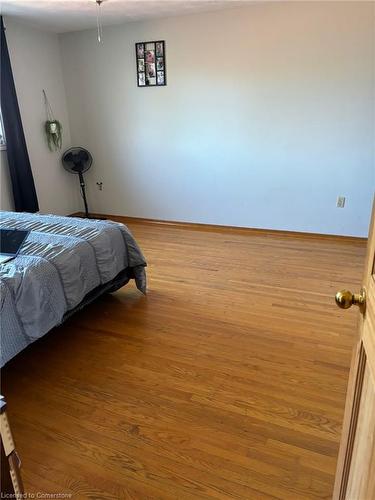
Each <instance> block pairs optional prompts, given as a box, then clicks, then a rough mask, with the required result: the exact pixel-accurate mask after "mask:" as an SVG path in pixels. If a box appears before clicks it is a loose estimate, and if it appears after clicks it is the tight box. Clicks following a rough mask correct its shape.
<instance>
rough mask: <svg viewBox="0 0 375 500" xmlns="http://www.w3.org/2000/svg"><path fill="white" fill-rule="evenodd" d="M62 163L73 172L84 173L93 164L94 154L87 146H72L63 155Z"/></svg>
mask: <svg viewBox="0 0 375 500" xmlns="http://www.w3.org/2000/svg"><path fill="white" fill-rule="evenodd" d="M61 161H62V164H63V166H64V168H65V170H67V171H68V172H71V173H72V174H83V173H84V172H86V171H87V170H88V169H89V168H90V167H91V165H92V156H91V154H90V153H89V151H87V149H85V148H81V147H74V148H70V149H68V150H67V151H65V153H64V154H63V155H62V159H61Z"/></svg>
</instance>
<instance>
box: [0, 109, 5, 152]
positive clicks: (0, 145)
mask: <svg viewBox="0 0 375 500" xmlns="http://www.w3.org/2000/svg"><path fill="white" fill-rule="evenodd" d="M5 148H6V141H5V134H4V126H3V117H2V115H1V110H0V149H5Z"/></svg>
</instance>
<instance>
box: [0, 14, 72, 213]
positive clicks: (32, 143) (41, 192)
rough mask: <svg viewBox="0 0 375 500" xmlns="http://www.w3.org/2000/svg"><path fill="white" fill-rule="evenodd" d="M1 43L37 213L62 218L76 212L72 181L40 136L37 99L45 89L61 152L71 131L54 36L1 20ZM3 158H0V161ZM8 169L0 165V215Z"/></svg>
mask: <svg viewBox="0 0 375 500" xmlns="http://www.w3.org/2000/svg"><path fill="white" fill-rule="evenodd" d="M5 26H6V37H7V43H8V49H9V54H10V58H11V64H12V70H13V77H14V81H15V85H16V91H17V97H18V105H19V107H20V112H21V117H22V122H23V128H24V132H25V137H26V143H27V148H28V152H29V157H30V162H31V167H32V171H33V175H34V181H35V185H36V190H37V194H38V199H39V207H40V211H41V212H51V213H58V214H67V213H71V212H74V211H76V210H77V209H78V206H79V205H78V196H77V184H76V179H73V176H71V175H69V174H68V173H67V172H65V171H64V170H63V168H62V166H61V163H60V157H61V152H50V151H49V149H48V147H47V143H46V139H45V135H44V131H43V126H44V121H45V120H46V115H45V107H44V101H43V96H42V89H43V88H44V89H45V90H46V92H47V95H48V97H49V100H50V103H51V105H52V108H53V111H54V114H55V118H56V119H58V120H60V121H61V123H62V125H63V150H64V148H66V147H68V146H70V129H69V122H68V115H67V105H66V98H65V89H64V83H63V77H62V70H61V53H60V45H59V39H58V36H57V35H53V34H50V33H45V32H42V31H39V30H36V29H33V28H30V27H28V26H25V25H23V24H19V23H18V22H15V21H14V20H13V19H10V18H5ZM3 155H4V153H2V160H4V157H3ZM6 169H7V163H6V161H2V165H1V170H2V171H1V192H0V195H1V198H0V202H1V203H0V204H1V208H2V209H9V208H12V206H13V203H12V195H11V193H10V190H9V187H10V185H9V182H8V181H9V179H8V172H6Z"/></svg>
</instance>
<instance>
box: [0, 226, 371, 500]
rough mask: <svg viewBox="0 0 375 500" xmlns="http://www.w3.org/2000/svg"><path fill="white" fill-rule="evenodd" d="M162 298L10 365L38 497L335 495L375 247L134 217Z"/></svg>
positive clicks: (26, 463) (125, 307)
mask: <svg viewBox="0 0 375 500" xmlns="http://www.w3.org/2000/svg"><path fill="white" fill-rule="evenodd" d="M128 225H129V227H130V228H131V230H132V231H133V234H134V235H135V237H136V238H137V240H138V241H139V243H140V245H141V247H142V248H143V250H144V253H145V255H146V257H147V259H148V263H149V267H148V278H149V293H148V295H147V297H144V296H142V295H141V294H140V293H139V292H138V291H137V290H136V289H135V287H134V285H133V284H131V285H128V286H126V287H124V288H123V289H122V290H120V291H119V292H117V293H116V294H114V295H112V296H105V297H102V298H101V299H99V300H98V301H97V302H95V304H93V305H91V306H89V307H87V308H86V309H85V310H84V311H82V312H81V313H78V314H77V315H75V316H74V317H73V318H71V319H70V320H69V321H68V322H67V323H66V324H65V325H63V326H62V327H60V328H57V329H55V330H54V331H52V332H51V333H50V334H49V335H47V336H46V337H44V338H43V339H41V340H40V341H38V342H37V343H35V344H33V345H32V346H30V347H29V348H28V349H26V350H25V351H24V352H23V353H21V354H20V355H19V356H18V357H17V358H16V359H14V360H13V361H12V362H11V363H9V365H7V367H6V368H5V370H4V371H3V380H2V385H3V393H4V394H5V395H6V397H7V401H8V409H9V418H10V421H11V424H12V427H13V433H14V437H15V440H16V443H17V447H18V450H19V452H20V455H21V457H22V461H23V476H24V482H25V485H26V489H27V491H28V492H34V493H36V492H46V493H69V494H72V498H74V499H76V498H91V499H130V498H131V499H141V500H143V499H154V498H160V499H207V498H215V499H231V498H235V499H251V500H253V499H255V500H258V499H266V498H280V499H288V500H290V499H298V500H302V499H314V498H325V499H329V498H331V494H332V489H333V480H334V473H335V465H336V456H337V453H338V444H339V439H340V430H341V424H342V418H343V411H344V402H345V391H346V383H347V378H348V369H349V364H350V355H351V348H352V345H353V341H354V335H355V333H356V314H357V312H356V311H354V310H349V311H345V312H343V311H340V310H339V309H337V308H336V306H335V304H334V300H333V298H334V293H335V291H336V290H337V289H340V288H343V287H348V288H349V289H353V291H356V290H358V289H359V284H360V278H361V275H362V265H363V262H364V255H365V244H364V242H363V241H356V240H345V239H342V240H340V239H338V238H319V237H311V238H310V237H297V236H293V235H283V234H275V233H267V232H263V233H262V232H251V231H250V232H246V231H230V230H228V231H225V230H217V231H215V230H204V228H203V229H202V228H201V229H199V230H197V229H194V228H180V227H174V226H168V225H157V224H148V223H145V222H142V221H137V222H133V223H130V224H128Z"/></svg>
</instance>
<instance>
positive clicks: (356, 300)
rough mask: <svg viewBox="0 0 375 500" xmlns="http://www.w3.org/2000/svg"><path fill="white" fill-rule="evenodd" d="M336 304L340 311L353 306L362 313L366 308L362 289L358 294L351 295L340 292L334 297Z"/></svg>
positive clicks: (346, 292)
mask: <svg viewBox="0 0 375 500" xmlns="http://www.w3.org/2000/svg"><path fill="white" fill-rule="evenodd" d="M335 301H336V304H337V305H338V306H339V307H341V309H349V307H352V305H353V304H354V305H355V306H358V307H359V308H360V310H361V312H364V310H365V307H366V291H365V289H364V288H362V289H361V291H360V292H359V293H352V292H350V291H349V290H340V291H339V292H337V293H336V295H335Z"/></svg>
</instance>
